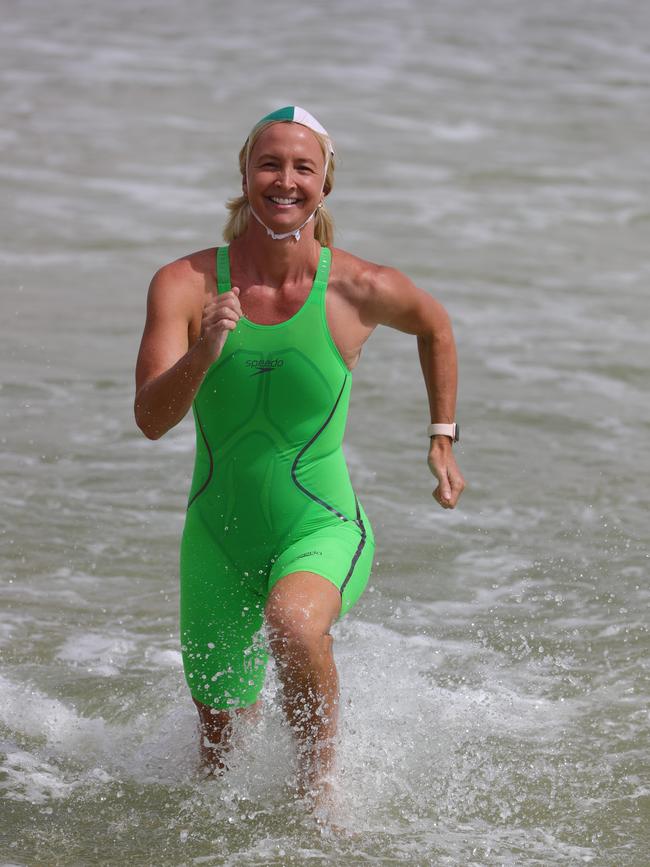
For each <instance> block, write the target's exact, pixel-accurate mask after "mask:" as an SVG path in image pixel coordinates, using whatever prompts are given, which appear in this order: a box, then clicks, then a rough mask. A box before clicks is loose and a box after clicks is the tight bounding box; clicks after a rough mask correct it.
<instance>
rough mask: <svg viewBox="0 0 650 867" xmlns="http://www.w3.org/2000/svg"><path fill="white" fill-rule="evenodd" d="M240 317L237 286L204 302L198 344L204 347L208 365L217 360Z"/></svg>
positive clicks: (241, 314)
mask: <svg viewBox="0 0 650 867" xmlns="http://www.w3.org/2000/svg"><path fill="white" fill-rule="evenodd" d="M242 316H243V313H242V309H241V304H240V303H239V287H238V286H233V288H232V289H231V290H230V291H229V292H223V293H222V294H221V295H217V296H216V297H215V296H214V295H212V296H210V297H209V298H208V300H207V301H206V302H205V304H204V305H203V314H202V316H201V332H200V334H199V339H198V343H199V344H201V345H202V346H203V347H204V349H205V351H206V354H207V357H208V359H209V361H210V363H212V362H214V361H216V360H217V358H219V356H220V355H221V352H222V350H223V347H224V344H225V342H226V338H227V337H228V334H229V332H231V331H234V330H235V328H236V327H237V323H238V322H239V320H240V318H241V317H242Z"/></svg>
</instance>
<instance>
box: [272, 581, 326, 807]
mask: <svg viewBox="0 0 650 867" xmlns="http://www.w3.org/2000/svg"><path fill="white" fill-rule="evenodd" d="M340 610H341V594H340V592H339V590H338V589H337V588H336V587H335V586H334V584H332V583H331V582H330V581H328V580H327V579H326V578H323V577H322V576H320V575H316V574H314V573H313V572H292V573H291V574H289V575H285V576H284V577H283V578H281V579H280V580H279V581H278V582H277V583H276V584H275V585H274V586H273V589H272V590H271V592H270V594H269V598H268V600H267V603H266V608H265V617H266V622H267V624H268V629H269V641H270V645H271V651H272V653H273V656H274V657H275V660H276V664H277V668H278V674H279V677H280V682H281V684H282V687H283V693H284V698H283V704H284V710H285V713H286V716H287V719H288V721H289V724H290V725H291V727H292V728H293V730H294V732H295V734H296V737H297V739H298V744H299V750H300V764H301V789H302V790H303V791H306V790H314V791H315V793H316V795H318V794H319V793H320V792H321V791H322V790H323V788H324V787H326V785H327V780H326V777H327V775H328V773H329V771H330V770H331V769H332V767H333V763H334V758H335V744H334V738H335V735H336V726H337V721H338V706H339V682H338V673H337V671H336V665H335V664H334V655H333V652H332V646H333V639H332V636H331V635H330V628H331V626H332V624H333V623H334V621H335V620H336V619H337V617H338V616H339V612H340Z"/></svg>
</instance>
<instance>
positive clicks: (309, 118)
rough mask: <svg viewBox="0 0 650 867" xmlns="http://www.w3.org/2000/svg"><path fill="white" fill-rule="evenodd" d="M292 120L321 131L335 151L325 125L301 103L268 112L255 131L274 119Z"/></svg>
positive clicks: (257, 124)
mask: <svg viewBox="0 0 650 867" xmlns="http://www.w3.org/2000/svg"><path fill="white" fill-rule="evenodd" d="M276 120H278V121H282V120H284V121H290V122H291V123H299V124H301V125H302V126H306V127H308V129H311V130H313V131H314V132H317V133H320V135H322V136H325V138H326V139H327V144H328V146H329V150H330V153H331V154H333V153H334V147H333V146H332V140H331V139H330V137H329V134H328V132H327V130H326V129H325V127H324V126H323V125H322V124H321V123H319V122H318V121H317V120H316V118H315V117H314V115H313V114H310V113H309V112H308V111H306V110H305V109H304V108H300V106H299V105H287V106H285V107H284V108H278V109H277V110H276V111H272V112H271V113H270V114H267V115H266V116H265V117H263V118H262V119H261V120H258V122H257V123H256V124H255V126H254V127H253V131H254V130H256V129H257V127H258V126H261V125H262V124H263V123H273V121H276Z"/></svg>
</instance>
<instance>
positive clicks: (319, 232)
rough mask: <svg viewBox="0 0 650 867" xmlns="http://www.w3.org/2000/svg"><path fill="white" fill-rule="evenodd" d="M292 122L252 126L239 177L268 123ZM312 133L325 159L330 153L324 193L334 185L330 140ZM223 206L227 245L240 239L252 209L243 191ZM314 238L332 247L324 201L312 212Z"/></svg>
mask: <svg viewBox="0 0 650 867" xmlns="http://www.w3.org/2000/svg"><path fill="white" fill-rule="evenodd" d="M292 122H293V121H288V120H287V121H284V120H280V121H278V120H271V121H269V122H268V123H261V124H259V126H256V127H255V129H254V130H253V131H252V133H251V134H250V135H249V136H248V138H247V139H246V141H245V142H244V146H243V147H242V149H241V150H240V151H239V171H240V172H241V176H242V178H245V177H246V164H247V161H248V156H249V154H250V153H251V151H252V150H253V147H254V146H255V142H256V141H257V140H258V138H259V137H260V135H261V134H262V133H263V132H264V130H265V129H267V127H269V126H271V124H272V123H292ZM311 133H312V135H314V136H316V138H317V139H318V143H319V144H320V147H321V150H322V152H323V159H324V160H327V158H328V156H329V161H328V163H327V172H326V174H325V186H324V187H323V193H324V194H325V195H326V196H327V195H328V193H329V192H330V191H331V190H332V188H333V187H334V169H335V165H334V155H333V154H331V153H330V143H329V139H328V138H326V136H324V135H322V134H321V133H319V132H316V131H315V130H311ZM226 207H227V208H228V211H229V212H230V214H229V216H228V220H227V222H226V225H225V227H224V230H223V238H224V241H226V243H228V244H230V242H231V241H234V240H235V238H239V236H240V235H243V234H244V232H245V231H246V228H247V227H248V222H249V220H250V218H251V209H250V206H249V204H248V197H247V196H246V194H245V193H242V194H241V195H240V196H236V197H235V198H232V199H229V200H228V201H227V202H226ZM314 238H315V239H316V240H317V241H318V242H319V244H321V245H322V246H323V247H331V246H332V244H333V242H334V220H333V219H332V215H331V214H330V213H329V211H328V210H327V207H326V206H325V204H323V206H322V207H321V208H318V210H317V211H316V213H315V214H314Z"/></svg>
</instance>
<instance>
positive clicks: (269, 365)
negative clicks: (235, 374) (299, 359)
mask: <svg viewBox="0 0 650 867" xmlns="http://www.w3.org/2000/svg"><path fill="white" fill-rule="evenodd" d="M283 364H284V359H283V358H267V359H266V360H265V361H262V360H261V359H259V358H256V359H253V358H249V359H248V361H247V362H246V367H252V368H255V371H254V373H251V376H258V374H260V373H269V372H270V371H271V370H274V369H275V368H276V367H282V366H283Z"/></svg>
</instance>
